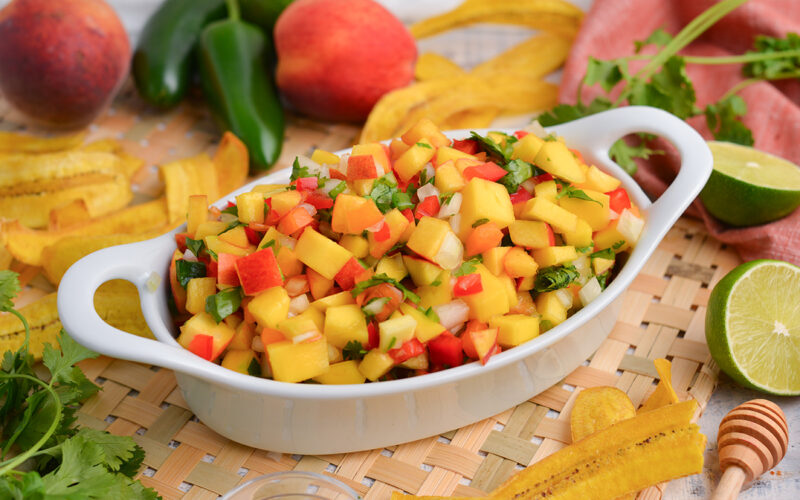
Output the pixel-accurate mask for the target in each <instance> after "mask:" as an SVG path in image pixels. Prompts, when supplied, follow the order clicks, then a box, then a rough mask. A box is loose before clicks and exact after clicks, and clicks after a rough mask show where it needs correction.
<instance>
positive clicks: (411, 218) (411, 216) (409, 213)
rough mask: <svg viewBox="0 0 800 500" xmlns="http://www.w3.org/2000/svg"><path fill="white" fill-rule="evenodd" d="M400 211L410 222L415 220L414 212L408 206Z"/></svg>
mask: <svg viewBox="0 0 800 500" xmlns="http://www.w3.org/2000/svg"><path fill="white" fill-rule="evenodd" d="M400 213H401V214H403V215H405V216H406V219H408V222H414V212H412V211H411V209H410V208H406V209H405V210H403V211H402V212H400Z"/></svg>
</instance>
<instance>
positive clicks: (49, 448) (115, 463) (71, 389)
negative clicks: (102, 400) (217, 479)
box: [0, 271, 158, 499]
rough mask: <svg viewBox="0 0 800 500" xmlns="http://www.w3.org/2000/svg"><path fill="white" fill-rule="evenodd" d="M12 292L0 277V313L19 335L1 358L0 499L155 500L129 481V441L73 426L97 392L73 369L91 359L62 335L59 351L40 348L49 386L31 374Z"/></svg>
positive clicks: (5, 276) (133, 449) (133, 453)
mask: <svg viewBox="0 0 800 500" xmlns="http://www.w3.org/2000/svg"><path fill="white" fill-rule="evenodd" d="M19 290H20V287H19V281H18V278H17V275H16V273H13V272H11V271H0V311H2V312H9V313H11V314H13V315H15V316H16V317H17V318H19V319H20V321H21V322H22V324H23V326H24V327H25V339H24V341H23V343H22V345H21V346H20V348H19V349H17V350H16V351H14V352H12V351H10V350H9V351H6V352H5V353H4V354H3V361H2V372H0V401H2V402H3V404H2V407H0V431H2V440H3V441H2V443H1V444H2V457H0V460H2V461H0V498H42V499H45V498H85V499H101V498H123V499H155V498H158V494H157V493H156V492H155V491H154V490H152V489H149V488H145V487H144V486H143V485H142V484H141V483H140V482H139V481H134V480H133V477H134V476H135V475H136V474H137V473H138V471H139V468H140V466H141V464H142V460H143V459H144V451H143V450H142V449H141V448H140V447H139V446H138V445H137V444H136V443H135V442H134V441H133V439H132V438H130V437H127V436H114V435H112V434H109V433H108V432H105V431H100V430H95V429H90V428H82V429H77V428H76V427H75V426H74V424H75V420H76V416H75V414H76V412H77V410H78V407H79V404H80V402H82V401H84V400H85V399H87V398H88V397H89V396H91V395H93V394H95V393H96V392H97V391H98V390H99V387H97V386H96V385H95V384H94V383H92V382H91V381H90V380H89V379H87V378H86V375H84V373H83V372H82V371H81V370H80V368H78V367H76V366H75V364H76V363H78V362H79V361H82V360H84V359H87V358H92V357H96V356H97V354H96V353H94V352H92V351H90V350H89V349H86V348H85V347H83V346H81V345H79V344H78V343H77V342H75V341H74V340H72V338H71V337H69V336H68V335H67V334H66V333H65V332H64V331H63V330H62V331H61V333H60V334H59V336H58V339H57V340H58V343H59V346H60V348H59V349H56V348H54V347H53V346H51V345H50V344H45V346H44V352H43V354H42V362H43V365H44V367H45V368H46V369H47V371H49V376H48V377H46V379H49V380H44V379H41V378H39V376H38V375H37V373H36V372H35V371H34V369H33V364H34V360H33V356H32V355H31V354H30V353H29V352H28V348H29V345H30V328H29V327H28V323H27V321H26V320H25V318H24V316H23V315H22V314H20V313H19V311H17V310H15V309H14V306H13V302H12V299H13V298H14V297H15V296H16V295H17V293H18V292H19ZM23 464H24V465H23Z"/></svg>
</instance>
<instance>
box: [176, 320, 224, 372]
mask: <svg viewBox="0 0 800 500" xmlns="http://www.w3.org/2000/svg"><path fill="white" fill-rule="evenodd" d="M235 333H236V330H234V329H233V328H231V327H230V325H228V324H227V323H225V322H224V321H223V322H222V323H217V322H216V321H214V318H212V317H211V315H210V314H208V313H205V312H201V313H198V314H195V315H194V316H192V317H191V318H189V319H188V320H187V321H186V323H184V324H183V326H181V333H180V335H178V338H177V341H178V344H180V345H181V346H183V347H184V348H185V349H189V350H191V349H192V345H193V343H194V342H193V341H194V339H195V337H196V336H198V335H208V336H210V337H211V338H212V343H211V353H210V354H211V357H210V358H207V359H210V360H211V361H213V360H215V359H217V357H219V355H220V354H222V351H224V350H225V348H226V347H227V346H228V344H229V343H230V341H231V339H232V338H233V336H234V334H235Z"/></svg>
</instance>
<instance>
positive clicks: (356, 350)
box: [342, 340, 367, 361]
mask: <svg viewBox="0 0 800 500" xmlns="http://www.w3.org/2000/svg"><path fill="white" fill-rule="evenodd" d="M366 354H367V350H366V349H364V346H362V345H361V342H359V341H357V340H351V341H349V342H348V343H347V344H345V346H344V349H342V358H344V359H345V361H347V360H350V359H354V360H361V359H364V356H365V355H366Z"/></svg>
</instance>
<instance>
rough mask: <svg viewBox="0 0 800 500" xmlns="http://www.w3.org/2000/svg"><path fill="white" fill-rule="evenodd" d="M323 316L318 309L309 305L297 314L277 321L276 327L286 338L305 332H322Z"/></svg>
mask: <svg viewBox="0 0 800 500" xmlns="http://www.w3.org/2000/svg"><path fill="white" fill-rule="evenodd" d="M324 321H325V317H324V315H323V314H322V312H320V310H319V309H316V308H314V307H309V308H308V309H306V310H305V311H303V312H302V313H301V314H298V315H297V316H294V317H291V318H288V319H284V320H283V321H279V322H278V325H277V327H278V328H277V329H278V330H280V331H281V332H283V334H284V335H285V336H286V338H287V339H293V338H294V337H298V336H300V335H305V334H307V333H320V334H321V333H322V329H323V326H324Z"/></svg>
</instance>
